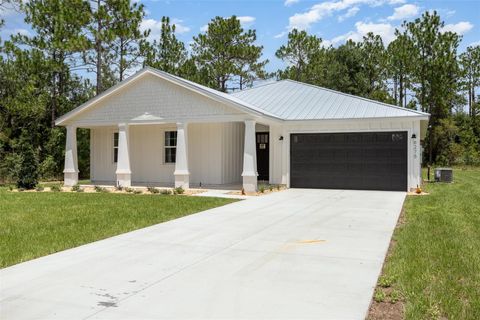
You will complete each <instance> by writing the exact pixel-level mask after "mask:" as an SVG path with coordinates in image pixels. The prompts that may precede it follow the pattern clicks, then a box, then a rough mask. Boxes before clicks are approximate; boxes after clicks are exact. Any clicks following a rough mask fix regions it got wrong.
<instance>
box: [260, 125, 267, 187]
mask: <svg viewBox="0 0 480 320" xmlns="http://www.w3.org/2000/svg"><path fill="white" fill-rule="evenodd" d="M268 138H269V134H268V132H257V171H258V180H264V181H268V163H269V152H268V150H269V148H268Z"/></svg>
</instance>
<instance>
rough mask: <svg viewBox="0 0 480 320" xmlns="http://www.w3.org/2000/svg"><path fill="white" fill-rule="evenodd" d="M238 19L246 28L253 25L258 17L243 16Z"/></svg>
mask: <svg viewBox="0 0 480 320" xmlns="http://www.w3.org/2000/svg"><path fill="white" fill-rule="evenodd" d="M237 19H238V20H240V24H241V25H242V27H244V28H245V27H249V26H251V25H252V24H253V23H254V22H255V20H256V18H255V17H252V16H241V17H237Z"/></svg>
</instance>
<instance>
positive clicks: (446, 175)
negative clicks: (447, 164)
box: [435, 168, 453, 183]
mask: <svg viewBox="0 0 480 320" xmlns="http://www.w3.org/2000/svg"><path fill="white" fill-rule="evenodd" d="M435 181H436V182H448V183H451V182H453V170H452V169H451V168H436V169H435Z"/></svg>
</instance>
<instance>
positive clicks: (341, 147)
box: [290, 132, 407, 191]
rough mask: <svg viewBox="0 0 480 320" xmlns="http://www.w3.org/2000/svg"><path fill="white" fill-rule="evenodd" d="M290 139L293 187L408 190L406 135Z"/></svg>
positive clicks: (330, 135) (323, 135)
mask: <svg viewBox="0 0 480 320" xmlns="http://www.w3.org/2000/svg"><path fill="white" fill-rule="evenodd" d="M290 138H291V139H290V141H291V142H290V172H291V180H290V185H291V186H292V187H297V188H325V189H362V190H398V191H406V190H407V132H362V133H314V134H310V133H308V134H292V135H291V137H290Z"/></svg>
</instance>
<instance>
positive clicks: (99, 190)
mask: <svg viewBox="0 0 480 320" xmlns="http://www.w3.org/2000/svg"><path fill="white" fill-rule="evenodd" d="M93 188H94V189H95V192H103V193H108V190H107V188H103V187H100V186H94V187H93Z"/></svg>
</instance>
